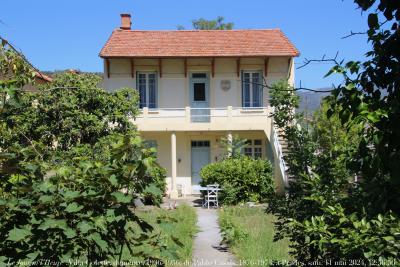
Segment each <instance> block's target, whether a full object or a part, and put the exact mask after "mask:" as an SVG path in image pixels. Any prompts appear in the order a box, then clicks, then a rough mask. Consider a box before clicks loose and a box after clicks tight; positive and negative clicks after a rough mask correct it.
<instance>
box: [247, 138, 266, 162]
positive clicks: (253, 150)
mask: <svg viewBox="0 0 400 267" xmlns="http://www.w3.org/2000/svg"><path fill="white" fill-rule="evenodd" d="M243 154H244V155H246V156H249V157H252V158H255V159H258V158H262V154H263V153H262V140H261V139H254V140H251V139H250V140H247V144H246V147H245V148H244V149H243Z"/></svg>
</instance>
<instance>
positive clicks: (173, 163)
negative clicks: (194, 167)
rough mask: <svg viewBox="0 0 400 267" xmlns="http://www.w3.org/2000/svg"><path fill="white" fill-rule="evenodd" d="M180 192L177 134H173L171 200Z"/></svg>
mask: <svg viewBox="0 0 400 267" xmlns="http://www.w3.org/2000/svg"><path fill="white" fill-rule="evenodd" d="M177 197H178V190H177V188H176V134H175V132H172V133H171V192H170V198H177Z"/></svg>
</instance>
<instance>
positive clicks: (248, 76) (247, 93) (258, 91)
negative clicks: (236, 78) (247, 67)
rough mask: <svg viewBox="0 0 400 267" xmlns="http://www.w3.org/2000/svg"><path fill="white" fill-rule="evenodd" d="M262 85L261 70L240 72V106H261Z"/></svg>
mask: <svg viewBox="0 0 400 267" xmlns="http://www.w3.org/2000/svg"><path fill="white" fill-rule="evenodd" d="M262 99H263V87H262V74H261V72H251V71H243V72H242V106H243V107H262V102H263V101H262Z"/></svg>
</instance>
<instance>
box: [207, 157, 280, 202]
mask: <svg viewBox="0 0 400 267" xmlns="http://www.w3.org/2000/svg"><path fill="white" fill-rule="evenodd" d="M200 175H201V177H202V182H201V183H202V185H207V184H214V183H217V184H219V185H220V186H222V188H223V190H222V191H221V192H220V199H221V201H222V202H223V203H225V204H237V203H240V202H246V201H255V202H261V201H265V200H266V199H267V198H268V197H269V196H270V195H271V194H272V193H273V192H274V181H273V176H272V166H271V163H270V162H268V161H265V160H262V159H252V158H250V157H247V156H239V157H235V158H227V159H225V160H222V161H219V162H216V163H211V164H209V165H207V166H205V167H204V168H203V169H202V170H201V171H200Z"/></svg>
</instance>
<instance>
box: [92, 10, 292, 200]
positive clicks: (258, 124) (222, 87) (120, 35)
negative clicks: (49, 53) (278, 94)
mask: <svg viewBox="0 0 400 267" xmlns="http://www.w3.org/2000/svg"><path fill="white" fill-rule="evenodd" d="M121 22H122V25H121V27H120V28H119V29H116V30H114V31H113V33H112V34H111V36H110V38H109V39H108V41H107V43H106V44H105V45H104V47H103V49H102V50H101V52H100V57H101V58H103V59H104V81H103V83H104V87H105V88H106V89H107V90H110V91H112V90H115V89H118V88H120V87H133V88H136V89H137V90H138V91H139V94H140V108H141V115H140V116H139V117H138V118H136V120H134V123H135V124H136V125H137V126H138V130H139V131H140V132H141V134H142V136H143V138H145V139H146V140H148V141H149V143H150V144H152V145H154V146H156V147H157V149H158V158H159V163H160V164H161V165H162V166H164V167H165V168H167V170H168V178H167V179H168V180H167V183H168V192H169V193H170V194H171V196H172V197H175V196H176V195H177V188H182V189H183V191H184V193H186V194H191V193H197V192H196V187H197V185H198V184H199V182H200V179H201V178H200V176H199V171H200V169H201V167H203V166H204V165H206V164H208V163H210V162H215V161H217V160H218V159H219V158H220V157H221V155H222V153H223V151H222V149H221V148H220V146H219V140H220V139H221V138H222V137H228V138H232V135H239V136H240V137H242V138H246V139H248V140H249V145H248V147H247V148H246V149H245V151H244V153H245V154H247V155H250V156H253V157H262V158H268V159H270V160H271V161H272V162H273V164H274V167H275V177H276V181H277V184H278V188H277V190H280V191H282V190H283V187H284V185H285V183H286V182H287V181H286V177H285V174H284V173H285V172H284V165H283V162H282V161H281V160H280V154H281V149H280V145H279V142H278V138H277V133H276V131H275V130H274V127H273V122H272V120H271V118H270V117H269V114H270V111H271V108H270V106H269V103H268V89H267V88H265V87H263V86H262V84H264V83H265V82H266V83H267V84H268V85H272V84H273V83H274V82H275V81H278V80H280V79H288V80H289V82H290V83H292V84H293V82H294V64H293V58H294V57H297V56H298V55H299V52H298V50H297V49H296V48H295V47H294V45H293V44H292V43H291V42H290V41H289V40H288V39H287V37H286V36H285V35H284V34H283V33H282V32H281V31H280V30H279V29H270V30H205V31H197V30H189V31H187V30H183V31H140V30H131V17H130V15H129V14H122V15H121Z"/></svg>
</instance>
